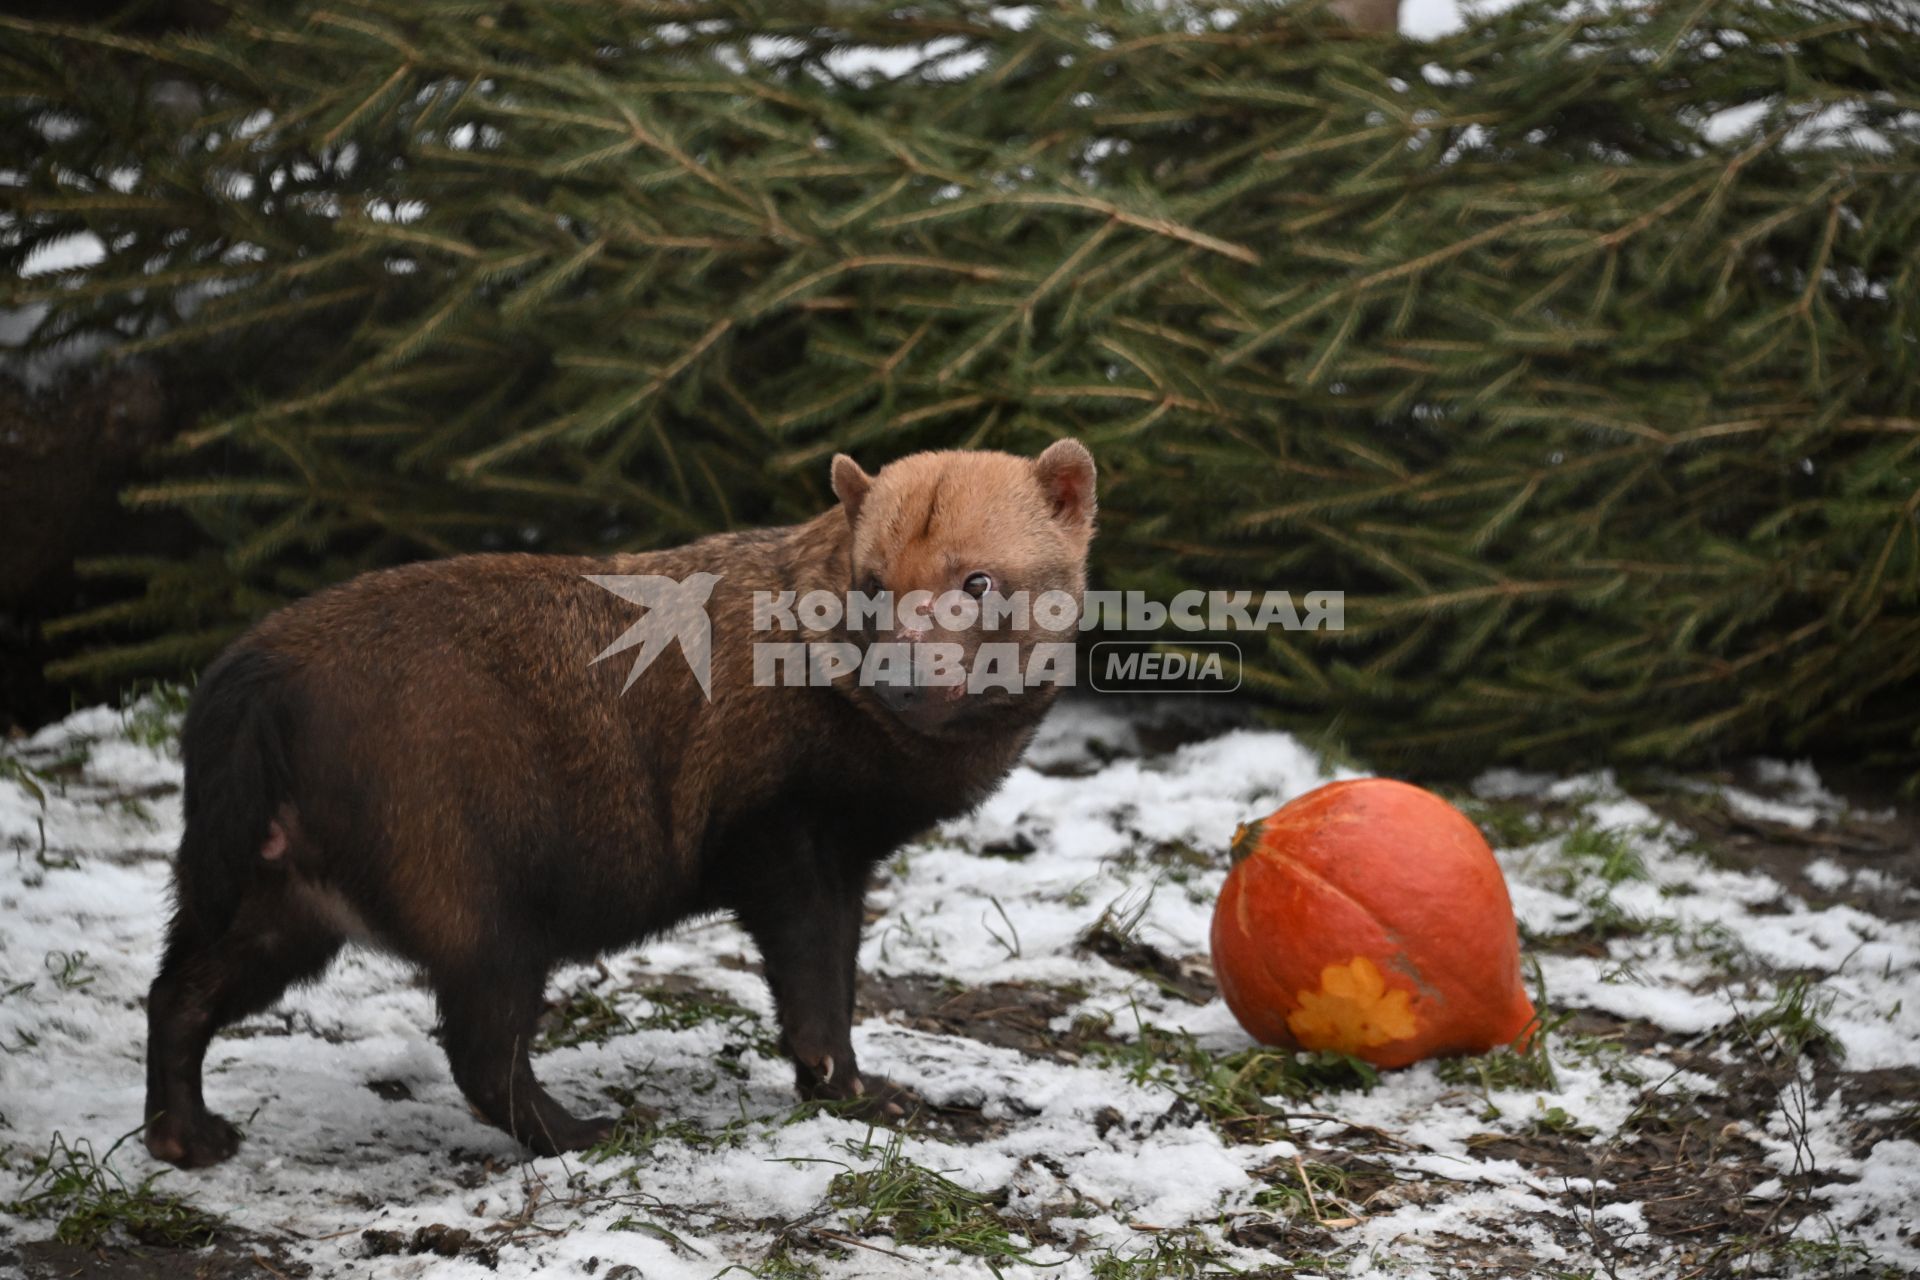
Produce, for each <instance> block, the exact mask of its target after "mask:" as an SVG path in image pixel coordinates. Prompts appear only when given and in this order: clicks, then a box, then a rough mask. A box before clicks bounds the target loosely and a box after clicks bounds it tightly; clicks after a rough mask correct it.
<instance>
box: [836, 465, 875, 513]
mask: <svg viewBox="0 0 1920 1280" xmlns="http://www.w3.org/2000/svg"><path fill="white" fill-rule="evenodd" d="M872 487H873V477H872V476H870V475H868V474H867V473H866V472H864V471H862V470H861V469H860V464H859V463H857V462H855V461H854V460H853V459H852V458H849V457H848V456H847V455H846V454H844V453H836V454H834V455H833V496H834V497H836V498H838V499H840V505H841V506H843V507H845V508H846V509H847V523H848V524H852V523H853V522H854V521H855V520H858V519H859V518H860V504H861V503H862V502H864V501H865V500H866V497H867V490H868V489H871V488H872Z"/></svg>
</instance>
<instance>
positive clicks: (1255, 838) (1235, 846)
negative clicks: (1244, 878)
mask: <svg viewBox="0 0 1920 1280" xmlns="http://www.w3.org/2000/svg"><path fill="white" fill-rule="evenodd" d="M1263 822H1264V820H1261V821H1255V822H1243V823H1241V824H1240V825H1239V826H1237V827H1235V828H1234V829H1233V843H1232V844H1231V845H1230V846H1228V849H1229V852H1230V853H1231V854H1232V857H1233V865H1234V866H1236V867H1237V866H1239V865H1240V864H1241V863H1242V862H1243V861H1245V860H1246V856H1247V855H1248V854H1250V853H1252V852H1253V850H1254V847H1255V846H1256V845H1258V844H1259V843H1260V828H1261V826H1262V825H1263Z"/></svg>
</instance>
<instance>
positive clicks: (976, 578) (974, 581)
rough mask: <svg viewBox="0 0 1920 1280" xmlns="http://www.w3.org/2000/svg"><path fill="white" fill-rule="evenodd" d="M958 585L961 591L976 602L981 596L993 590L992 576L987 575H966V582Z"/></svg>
mask: <svg viewBox="0 0 1920 1280" xmlns="http://www.w3.org/2000/svg"><path fill="white" fill-rule="evenodd" d="M960 585H961V590H963V591H965V592H966V593H967V594H968V595H970V596H972V597H973V598H974V599H976V600H978V599H979V598H980V597H981V596H984V595H985V594H987V592H989V591H991V590H993V575H992V574H987V573H970V574H968V575H967V580H966V581H965V582H963V583H961V584H960Z"/></svg>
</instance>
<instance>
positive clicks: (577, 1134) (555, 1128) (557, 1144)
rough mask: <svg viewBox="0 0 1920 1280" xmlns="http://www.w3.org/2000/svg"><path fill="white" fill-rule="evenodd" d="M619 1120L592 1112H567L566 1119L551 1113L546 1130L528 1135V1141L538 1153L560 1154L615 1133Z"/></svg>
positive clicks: (591, 1144) (545, 1126)
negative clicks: (583, 1116) (580, 1114)
mask: <svg viewBox="0 0 1920 1280" xmlns="http://www.w3.org/2000/svg"><path fill="white" fill-rule="evenodd" d="M619 1124H620V1119H619V1117H618V1116H592V1117H590V1118H588V1119H585V1120H581V1119H577V1118H575V1117H573V1116H567V1117H566V1118H565V1119H564V1120H555V1119H554V1118H553V1117H548V1119H547V1123H546V1125H544V1126H543V1128H542V1131H541V1132H539V1133H537V1134H535V1135H534V1136H533V1137H531V1138H529V1139H527V1145H528V1146H529V1147H531V1148H533V1152H534V1154H535V1155H542V1156H557V1155H559V1154H560V1153H562V1152H564V1151H585V1150H587V1148H589V1147H597V1146H599V1145H600V1144H601V1143H603V1142H605V1141H606V1140H607V1139H608V1138H610V1137H612V1136H613V1132H614V1130H615V1129H616V1128H618V1127H619Z"/></svg>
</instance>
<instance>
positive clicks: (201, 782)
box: [174, 648, 293, 939]
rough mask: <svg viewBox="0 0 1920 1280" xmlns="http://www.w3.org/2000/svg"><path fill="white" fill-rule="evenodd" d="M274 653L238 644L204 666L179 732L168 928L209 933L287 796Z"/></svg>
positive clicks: (228, 910) (226, 916) (283, 717)
mask: <svg viewBox="0 0 1920 1280" xmlns="http://www.w3.org/2000/svg"><path fill="white" fill-rule="evenodd" d="M290 703H291V699H290V691H289V688H288V674H287V669H286V664H285V662H284V661H283V660H281V659H279V658H276V657H275V656H273V655H271V654H267V653H262V652H260V651H258V650H254V649H245V648H237V649H232V650H229V651H228V652H227V653H225V654H223V655H222V656H221V657H220V658H219V659H218V660H217V661H215V662H214V664H213V665H212V666H210V667H208V668H207V670H206V672H205V674H204V675H202V677H201V679H200V684H199V687H198V688H196V689H195V690H194V694H193V701H192V702H191V703H190V704H189V705H188V707H187V718H186V724H185V725H184V726H183V728H182V729H181V732H180V751H181V756H182V757H183V759H184V760H185V763H186V773H187V779H186V819H187V822H186V833H185V834H184V835H183V836H182V837H181V839H180V856H179V860H178V861H177V862H176V863H175V871H174V893H175V928H176V929H188V930H191V931H192V932H194V933H197V934H199V935H200V936H201V937H203V938H208V939H211V938H215V937H218V936H219V935H220V934H221V933H222V932H224V931H225V930H226V928H227V926H228V925H229V924H230V923H232V921H233V917H234V914H235V913H236V912H237V911H238V909H239V905H240V898H241V895H242V894H243V893H244V892H245V891H246V888H247V885H248V883H249V882H250V881H251V879H252V878H253V877H254V876H255V875H258V874H259V872H260V866H261V847H262V846H263V845H264V844H265V843H266V841H267V838H268V835H269V833H270V831H271V826H272V823H273V819H274V815H275V814H276V813H277V812H278V811H279V809H280V806H281V805H282V804H284V803H285V802H286V801H287V799H288V798H289V797H290V796H291V794H292V790H293V767H292V755H291V743H292V737H293V717H292V712H291V705H290Z"/></svg>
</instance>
